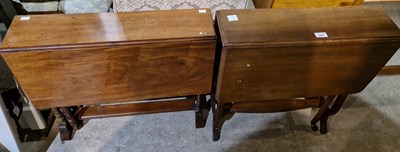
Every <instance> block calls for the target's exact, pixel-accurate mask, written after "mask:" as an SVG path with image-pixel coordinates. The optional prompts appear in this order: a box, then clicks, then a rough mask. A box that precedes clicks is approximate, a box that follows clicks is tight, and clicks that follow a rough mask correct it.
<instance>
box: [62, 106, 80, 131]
mask: <svg viewBox="0 0 400 152" xmlns="http://www.w3.org/2000/svg"><path fill="white" fill-rule="evenodd" d="M61 110H62V112H63V113H64V116H65V119H66V120H67V121H68V124H69V125H70V126H71V127H72V128H74V129H78V121H77V120H76V118H75V117H74V115H73V114H72V112H71V110H70V109H69V107H62V108H61Z"/></svg>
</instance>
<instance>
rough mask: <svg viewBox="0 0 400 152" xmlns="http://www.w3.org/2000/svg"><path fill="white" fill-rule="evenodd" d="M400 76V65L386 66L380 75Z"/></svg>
mask: <svg viewBox="0 0 400 152" xmlns="http://www.w3.org/2000/svg"><path fill="white" fill-rule="evenodd" d="M399 74H400V65H388V66H385V67H383V68H382V70H381V71H379V73H378V75H399Z"/></svg>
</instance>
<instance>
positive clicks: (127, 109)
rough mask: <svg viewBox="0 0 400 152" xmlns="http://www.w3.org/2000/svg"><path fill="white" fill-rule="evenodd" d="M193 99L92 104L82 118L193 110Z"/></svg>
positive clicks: (81, 115)
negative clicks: (104, 104) (103, 104)
mask: <svg viewBox="0 0 400 152" xmlns="http://www.w3.org/2000/svg"><path fill="white" fill-rule="evenodd" d="M193 109H194V102H193V99H180V100H172V101H160V102H143V103H141V102H140V103H130V104H118V105H106V106H91V107H87V109H86V110H83V111H82V114H79V115H80V119H94V118H105V117H115V116H127V115H139V114H151V113H161V112H173V111H185V110H193Z"/></svg>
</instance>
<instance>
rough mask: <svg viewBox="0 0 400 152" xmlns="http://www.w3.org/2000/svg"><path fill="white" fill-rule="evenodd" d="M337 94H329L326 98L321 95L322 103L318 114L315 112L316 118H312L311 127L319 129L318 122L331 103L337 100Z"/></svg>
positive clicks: (315, 129)
mask: <svg viewBox="0 0 400 152" xmlns="http://www.w3.org/2000/svg"><path fill="white" fill-rule="evenodd" d="M335 97H336V96H329V97H328V98H327V99H326V100H325V99H323V97H321V98H322V99H321V105H320V106H319V110H318V112H317V114H315V116H314V118H313V119H312V120H311V129H312V130H314V131H317V130H318V127H317V125H316V124H317V122H318V121H320V120H321V118H322V117H323V116H324V114H325V113H326V112H327V110H328V109H329V105H330V104H331V103H332V102H333V101H334V100H335Z"/></svg>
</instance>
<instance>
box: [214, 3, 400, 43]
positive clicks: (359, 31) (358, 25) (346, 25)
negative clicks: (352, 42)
mask: <svg viewBox="0 0 400 152" xmlns="http://www.w3.org/2000/svg"><path fill="white" fill-rule="evenodd" d="M283 10H284V11H283ZM229 15H236V16H237V18H238V20H237V21H229V20H228V17H227V16H229ZM217 16H218V19H220V20H218V19H217V20H218V24H219V25H220V27H223V28H222V29H220V32H221V35H222V42H223V43H224V44H231V43H274V42H280V43H297V42H299V43H316V42H318V41H326V40H349V39H365V38H387V37H399V36H400V31H399V29H398V27H396V25H395V24H393V21H392V20H391V19H390V18H389V17H388V16H387V15H386V14H385V12H384V11H383V9H382V8H380V7H332V8H309V9H256V10H224V11H219V12H218V13H217ZM366 25H368V26H366ZM316 32H326V33H327V35H328V37H326V38H316V36H315V34H314V33H316Z"/></svg>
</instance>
